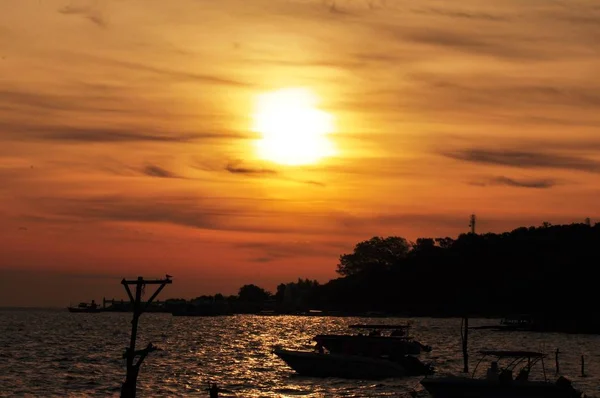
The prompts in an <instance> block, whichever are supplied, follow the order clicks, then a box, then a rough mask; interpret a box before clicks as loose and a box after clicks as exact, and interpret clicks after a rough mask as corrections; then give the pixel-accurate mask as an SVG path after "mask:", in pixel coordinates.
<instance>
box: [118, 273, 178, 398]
mask: <svg viewBox="0 0 600 398" xmlns="http://www.w3.org/2000/svg"><path fill="white" fill-rule="evenodd" d="M170 277H171V276H170V275H167V277H166V278H165V279H154V280H144V278H142V277H141V276H139V277H138V278H137V280H125V279H123V280H122V281H121V284H122V285H123V286H124V287H125V291H126V292H127V296H129V300H131V305H132V306H133V320H132V321H131V341H130V343H129V347H128V348H126V349H125V352H124V353H123V358H126V359H127V376H126V377H125V382H124V383H123V386H122V387H121V398H135V395H136V390H137V377H138V374H139V372H140V366H141V365H142V362H143V361H144V359H146V356H148V354H150V353H151V352H152V351H156V349H157V348H156V347H155V346H153V345H152V343H148V346H147V347H146V348H144V349H142V350H138V351H136V350H135V340H136V338H137V327H138V320H139V318H140V315H142V314H143V313H144V311H145V310H147V309H148V307H149V306H150V304H151V303H152V301H153V300H154V299H155V298H156V296H158V294H159V293H160V292H161V290H163V288H164V287H165V286H166V285H168V284H171V283H173V281H172V280H171V279H170ZM129 285H135V297H133V294H131V290H130V289H129ZM146 285H160V286H159V287H158V289H156V291H155V292H154V294H153V295H152V296H151V297H150V298H149V299H148V301H146V303H145V304H144V305H142V294H143V290H145V287H146ZM137 356H139V358H138V360H137V362H135V363H134V361H135V357H137Z"/></svg>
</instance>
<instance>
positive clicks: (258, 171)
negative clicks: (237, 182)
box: [225, 163, 277, 175]
mask: <svg viewBox="0 0 600 398" xmlns="http://www.w3.org/2000/svg"><path fill="white" fill-rule="evenodd" d="M225 170H227V171H228V172H230V173H232V174H246V175H264V174H268V175H275V174H277V171H276V170H273V169H265V168H252V167H244V166H239V165H238V164H236V163H229V164H227V166H225Z"/></svg>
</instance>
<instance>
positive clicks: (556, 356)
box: [554, 348, 560, 376]
mask: <svg viewBox="0 0 600 398" xmlns="http://www.w3.org/2000/svg"><path fill="white" fill-rule="evenodd" d="M559 352H560V351H559V350H558V348H557V349H556V352H555V353H554V362H555V363H556V375H557V376H558V375H559V374H560V363H559V362H558V354H559Z"/></svg>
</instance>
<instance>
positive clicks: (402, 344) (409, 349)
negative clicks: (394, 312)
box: [313, 325, 431, 357]
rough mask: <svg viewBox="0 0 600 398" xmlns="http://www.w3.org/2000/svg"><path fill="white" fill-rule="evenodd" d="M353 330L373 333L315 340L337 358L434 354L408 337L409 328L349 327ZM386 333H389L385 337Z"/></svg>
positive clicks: (335, 335) (385, 326) (323, 335)
mask: <svg viewBox="0 0 600 398" xmlns="http://www.w3.org/2000/svg"><path fill="white" fill-rule="evenodd" d="M350 328H352V329H367V330H371V332H370V333H369V334H362V333H361V334H358V335H350V334H320V335H317V336H315V337H314V338H313V340H315V341H316V342H317V343H318V344H320V345H322V346H323V347H325V348H326V349H327V350H329V351H330V352H332V353H334V354H354V355H367V356H381V355H387V356H391V357H401V356H404V355H419V354H420V353H421V352H422V351H425V352H429V351H431V347H429V346H426V345H424V344H421V343H420V342H418V341H416V340H414V339H413V338H412V337H410V336H409V335H408V331H409V325H350ZM385 331H387V332H389V333H388V334H384V333H383V332H385Z"/></svg>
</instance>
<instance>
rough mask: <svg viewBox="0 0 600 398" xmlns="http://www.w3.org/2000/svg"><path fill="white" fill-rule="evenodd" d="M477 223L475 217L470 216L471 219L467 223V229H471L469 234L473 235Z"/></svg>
mask: <svg viewBox="0 0 600 398" xmlns="http://www.w3.org/2000/svg"><path fill="white" fill-rule="evenodd" d="M476 223H477V217H476V216H475V214H471V218H470V221H469V227H470V228H471V233H472V234H475V224H476Z"/></svg>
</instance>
